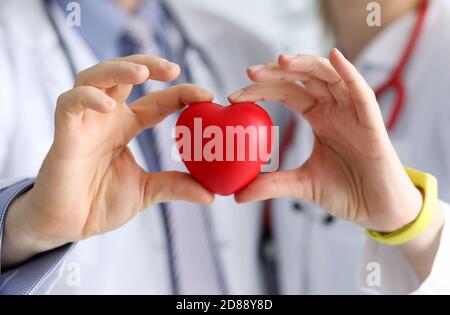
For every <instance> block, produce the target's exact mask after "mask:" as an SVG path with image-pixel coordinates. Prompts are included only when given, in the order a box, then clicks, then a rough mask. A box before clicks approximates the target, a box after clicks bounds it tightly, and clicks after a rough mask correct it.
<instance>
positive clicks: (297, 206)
mask: <svg viewBox="0 0 450 315" xmlns="http://www.w3.org/2000/svg"><path fill="white" fill-rule="evenodd" d="M428 8H429V0H423V1H422V2H421V4H420V7H419V9H418V14H417V18H416V22H415V24H414V28H413V30H412V32H411V35H410V37H409V40H408V42H407V45H406V48H405V50H404V52H403V54H402V55H401V57H400V60H399V62H398V64H397V66H396V67H395V68H394V70H393V71H392V73H391V74H390V76H389V78H388V79H387V80H386V82H385V83H383V84H381V85H380V86H379V87H378V88H377V89H376V90H375V95H376V97H377V99H378V100H380V99H381V98H382V97H383V96H384V95H385V94H387V93H388V92H389V91H391V90H393V91H394V92H395V93H396V97H395V100H394V103H393V109H392V112H391V115H390V117H389V119H388V120H387V123H386V128H387V130H388V131H389V132H392V131H393V130H394V129H395V127H396V126H397V124H398V121H399V118H400V114H401V113H402V111H403V110H404V105H405V99H406V95H405V85H404V83H403V75H404V72H405V69H406V67H407V65H408V63H409V61H410V60H411V57H412V55H413V54H414V52H415V51H416V49H417V45H418V43H419V40H420V36H421V34H422V32H423V28H424V24H425V19H426V15H427V12H428ZM297 127H298V126H297V120H296V118H295V116H291V118H290V121H289V123H288V128H287V131H286V133H285V135H284V137H283V139H282V140H281V142H280V154H279V156H280V162H281V163H282V161H283V158H284V156H285V153H286V151H287V149H288V148H289V147H290V145H291V144H292V142H293V139H294V136H295V131H296V130H297ZM264 208H265V211H264V213H266V214H268V213H270V211H271V208H272V206H271V202H270V200H269V201H266V202H265V203H264ZM292 208H293V209H294V210H295V211H297V212H300V211H302V210H303V207H302V205H301V203H299V202H294V203H293V204H292ZM265 220H266V221H267V220H269V218H267V217H266V218H265ZM333 221H334V218H333V217H332V216H329V215H327V216H326V217H325V218H324V219H323V223H324V224H325V225H329V224H330V223H332V222H333ZM266 225H269V224H268V223H266Z"/></svg>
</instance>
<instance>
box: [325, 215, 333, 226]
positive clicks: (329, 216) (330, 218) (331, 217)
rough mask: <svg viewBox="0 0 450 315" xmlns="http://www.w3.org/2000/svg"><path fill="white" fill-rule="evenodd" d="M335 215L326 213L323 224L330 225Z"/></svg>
mask: <svg viewBox="0 0 450 315" xmlns="http://www.w3.org/2000/svg"><path fill="white" fill-rule="evenodd" d="M335 219H336V218H335V217H333V216H332V215H331V214H327V215H326V216H325V218H324V219H323V224H325V225H331V224H332V223H333V222H334V221H335Z"/></svg>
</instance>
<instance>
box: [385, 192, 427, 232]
mask: <svg viewBox="0 0 450 315" xmlns="http://www.w3.org/2000/svg"><path fill="white" fill-rule="evenodd" d="M402 196H403V197H402V198H401V199H402V200H403V204H402V205H400V206H399V209H397V210H398V211H396V212H397V214H396V215H395V216H394V218H395V219H394V220H393V221H392V222H391V223H390V224H389V225H387V226H386V228H385V229H384V230H383V231H382V232H384V233H391V232H395V231H398V230H400V229H402V228H403V227H405V226H407V225H409V224H411V223H412V222H414V221H415V220H416V219H417V217H418V216H419V214H420V211H421V209H422V206H423V195H422V192H421V191H420V190H419V189H418V188H416V187H415V186H414V185H412V184H411V185H410V187H409V189H407V190H405V192H404V193H403V194H402Z"/></svg>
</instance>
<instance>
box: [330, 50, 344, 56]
mask: <svg viewBox="0 0 450 315" xmlns="http://www.w3.org/2000/svg"><path fill="white" fill-rule="evenodd" d="M332 52H333V53H336V54H338V55H339V56H341V57H344V58H345V56H344V54H343V53H342V52H341V51H340V50H339V49H337V48H333V49H332Z"/></svg>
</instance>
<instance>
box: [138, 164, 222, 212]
mask: <svg viewBox="0 0 450 315" xmlns="http://www.w3.org/2000/svg"><path fill="white" fill-rule="evenodd" d="M143 180H144V185H145V186H144V187H145V190H144V191H145V200H144V204H145V205H146V206H149V205H153V204H156V203H160V202H167V201H173V200H184V201H189V202H194V203H198V204H204V205H208V204H211V203H212V202H213V201H214V194H213V193H212V192H210V191H209V190H207V189H206V188H204V187H203V186H202V185H201V184H199V183H198V182H197V181H196V180H195V179H194V178H193V177H192V176H191V175H189V174H186V173H181V172H161V173H145V175H144V178H143Z"/></svg>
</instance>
